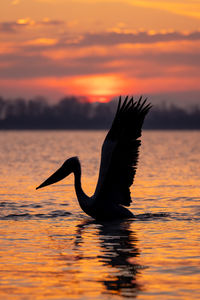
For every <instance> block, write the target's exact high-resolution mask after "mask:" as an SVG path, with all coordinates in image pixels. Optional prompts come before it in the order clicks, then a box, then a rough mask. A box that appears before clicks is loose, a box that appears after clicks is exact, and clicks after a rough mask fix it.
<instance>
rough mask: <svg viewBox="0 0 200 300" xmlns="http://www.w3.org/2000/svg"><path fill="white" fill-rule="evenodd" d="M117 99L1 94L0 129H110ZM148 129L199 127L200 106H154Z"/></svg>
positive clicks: (147, 125)
mask: <svg viewBox="0 0 200 300" xmlns="http://www.w3.org/2000/svg"><path fill="white" fill-rule="evenodd" d="M116 105H117V103H116V101H114V100H113V101H110V102H108V103H89V102H88V101H87V99H86V98H83V97H75V96H70V97H65V98H63V99H61V100H60V101H59V102H57V103H55V104H49V102H48V101H47V100H46V99H45V98H43V97H37V98H34V99H31V100H26V99H23V98H16V99H12V100H8V99H4V98H3V97H0V129H107V128H109V127H110V125H111V122H112V119H113V116H114V112H115V109H116ZM144 128H145V129H200V107H199V106H198V105H196V106H193V107H189V108H188V109H186V108H181V107H178V106H176V105H174V104H173V105H165V104H163V103H162V104H161V105H158V106H154V107H153V108H152V110H151V113H150V114H148V115H147V118H146V119H145V123H144Z"/></svg>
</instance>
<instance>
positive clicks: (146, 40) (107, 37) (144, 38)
mask: <svg viewBox="0 0 200 300" xmlns="http://www.w3.org/2000/svg"><path fill="white" fill-rule="evenodd" d="M183 40H187V41H196V40H200V31H196V32H191V33H189V34H184V33H180V32H167V33H155V34H152V33H151V32H149V33H148V32H145V31H142V32H136V33H123V32H121V33H117V32H106V33H94V34H93V33H87V34H85V35H84V36H83V38H82V39H81V40H80V42H79V43H74V44H73V43H71V45H74V46H87V47H88V46H92V45H104V46H109V45H116V44H150V43H159V42H170V41H183Z"/></svg>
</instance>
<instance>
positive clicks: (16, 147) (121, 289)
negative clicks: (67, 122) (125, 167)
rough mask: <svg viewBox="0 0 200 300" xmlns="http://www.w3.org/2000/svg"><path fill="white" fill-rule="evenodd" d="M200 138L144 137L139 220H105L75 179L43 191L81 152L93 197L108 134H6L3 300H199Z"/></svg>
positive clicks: (0, 232) (137, 187)
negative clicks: (91, 213)
mask: <svg viewBox="0 0 200 300" xmlns="http://www.w3.org/2000/svg"><path fill="white" fill-rule="evenodd" d="M199 134H200V133H199V132H144V134H143V137H142V147H141V155H140V161H139V166H138V170H137V176H136V179H135V184H134V186H133V188H132V197H133V204H132V206H131V210H132V211H133V212H134V213H135V215H136V220H134V221H133V220H129V221H125V222H111V223H109V222H108V223H97V222H95V221H93V220H92V219H91V218H89V217H87V216H86V215H85V214H84V213H83V212H82V211H81V210H80V208H79V206H78V203H77V200H76V197H75V193H74V188H73V176H70V177H69V178H68V179H67V180H65V181H63V182H60V183H59V184H57V185H54V186H51V187H49V188H47V189H44V190H41V191H40V192H36V191H35V187H36V186H37V185H38V183H40V181H42V179H45V177H47V176H48V175H49V174H50V173H52V172H53V171H54V170H56V169H57V167H59V166H60V165H61V164H62V163H63V161H64V160H65V159H67V158H68V157H70V156H74V155H78V156H80V160H81V162H82V165H83V187H84V190H85V191H86V192H87V193H88V194H90V195H92V193H93V192H94V189H95V184H96V180H97V176H98V172H97V170H98V166H99V158H100V145H101V143H102V141H103V138H104V136H105V132H95V131H92V132H82V131H81V132H67V131H63V132H56V131H54V132H52V131H50V132H0V144H1V149H0V159H1V162H2V163H1V174H0V176H1V178H0V209H1V211H0V240H1V241H0V277H1V282H0V298H2V299H4V298H5V299H8V298H9V299H17V300H18V299H86V298H87V299H108V298H109V299H120V298H121V297H129V298H134V297H136V298H138V299H155V298H157V299H178V300H179V299H190V297H191V295H192V297H193V299H198V296H199V295H198V289H199V271H200V269H199V258H200V257H199V234H198V232H199V229H200V228H199V219H200V209H199V204H198V203H199V199H200V198H199V175H198V161H199V153H200V138H199ZM13 141H14V143H13ZM11 144H12V145H13V146H12V147H10V145H11ZM83 145H85V146H84V147H83ZM172 149H173V151H172Z"/></svg>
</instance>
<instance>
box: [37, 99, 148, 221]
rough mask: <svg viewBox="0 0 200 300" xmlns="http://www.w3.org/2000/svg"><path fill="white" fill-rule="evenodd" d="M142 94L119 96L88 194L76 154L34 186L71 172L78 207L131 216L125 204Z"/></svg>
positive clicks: (144, 108) (100, 214)
mask: <svg viewBox="0 0 200 300" xmlns="http://www.w3.org/2000/svg"><path fill="white" fill-rule="evenodd" d="M146 101H147V98H146V99H145V100H143V99H142V97H140V98H139V100H138V101H134V99H133V97H132V98H130V99H129V97H128V96H127V97H126V98H125V99H124V100H122V98H121V96H120V97H119V101H118V107H117V111H116V114H115V117H114V120H113V123H112V126H111V128H110V130H109V132H108V133H107V135H106V138H105V140H104V143H103V145H102V149H101V163H100V170H99V178H98V182H97V186H96V190H95V192H94V195H93V196H92V197H88V196H87V195H86V194H85V193H84V191H83V189H82V186H81V164H80V161H79V159H78V157H71V158H69V159H67V160H66V161H65V162H64V164H63V165H62V166H61V167H60V168H59V169H58V170H57V171H56V172H55V173H53V174H52V175H51V176H50V177H49V178H48V179H47V180H45V181H44V182H43V183H42V184H41V185H39V186H38V187H37V188H36V189H40V188H43V187H45V186H48V185H50V184H53V183H56V182H58V181H60V180H62V179H63V178H65V177H67V176H68V175H69V174H71V173H73V174H74V179H75V191H76V196H77V199H78V202H79V205H80V207H81V209H82V210H83V211H84V212H85V213H86V214H87V215H89V216H91V217H92V218H94V219H96V220H102V221H105V220H106V221H109V220H113V219H124V218H134V215H133V213H132V212H131V211H130V210H128V209H127V208H126V207H125V206H130V204H131V201H132V200H131V194H130V186H131V185H132V184H133V180H134V177H135V173H136V168H137V162H138V156H139V147H140V144H141V141H140V140H139V138H140V137H141V131H142V125H143V122H144V118H145V116H146V114H147V113H148V111H149V109H150V108H151V104H150V103H149V104H146Z"/></svg>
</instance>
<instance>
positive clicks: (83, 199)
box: [74, 162, 89, 209]
mask: <svg viewBox="0 0 200 300" xmlns="http://www.w3.org/2000/svg"><path fill="white" fill-rule="evenodd" d="M74 178H75V191H76V196H77V198H78V202H79V204H80V206H81V208H82V209H84V206H85V205H87V200H88V198H89V197H88V196H87V195H86V194H85V193H84V191H83V189H82V185H81V165H80V162H77V166H76V168H75V169H74Z"/></svg>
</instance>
